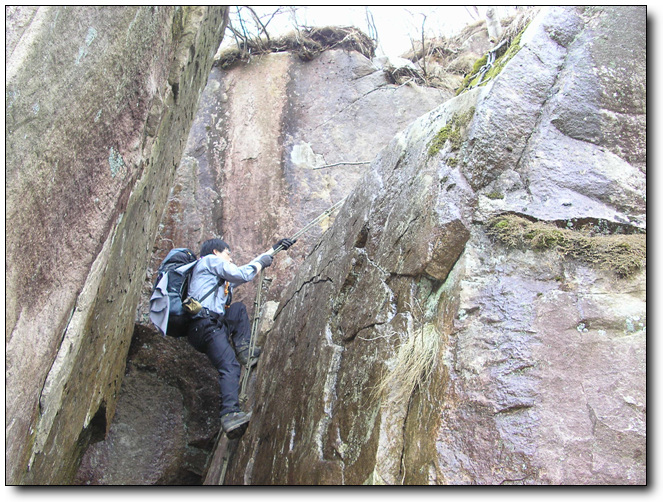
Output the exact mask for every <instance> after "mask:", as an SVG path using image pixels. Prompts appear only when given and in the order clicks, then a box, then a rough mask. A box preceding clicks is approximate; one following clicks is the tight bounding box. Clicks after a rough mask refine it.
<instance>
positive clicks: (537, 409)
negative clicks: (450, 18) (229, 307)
mask: <svg viewBox="0 0 663 502" xmlns="http://www.w3.org/2000/svg"><path fill="white" fill-rule="evenodd" d="M625 20H626V21H625ZM645 27H646V11H645V9H644V8H642V7H618V8H612V7H602V8H546V9H543V10H542V12H541V14H540V15H539V16H537V17H536V19H535V20H534V21H533V22H532V23H531V24H530V25H529V26H528V28H527V29H526V30H525V32H524V33H523V34H522V36H521V37H518V41H517V43H518V47H517V49H518V50H517V51H516V50H514V51H512V53H511V55H510V57H511V59H510V60H509V62H508V63H507V64H506V65H505V66H504V68H503V69H502V71H501V73H499V74H498V75H497V76H493V78H492V80H490V81H489V82H488V84H487V85H485V86H482V87H478V88H475V89H473V90H471V91H468V92H465V93H463V94H461V95H460V96H458V97H457V98H455V99H453V100H451V101H448V102H446V103H444V104H443V105H442V106H440V107H439V108H437V109H435V110H433V111H432V112H431V113H429V114H427V115H425V116H423V117H422V118H420V119H419V120H417V121H416V122H414V123H413V124H412V125H411V126H410V127H408V128H407V129H406V130H405V131H402V132H401V133H399V134H397V135H396V137H395V138H394V139H393V140H392V141H391V142H390V144H389V145H388V146H387V147H385V148H384V149H383V150H382V151H381V152H380V153H379V154H378V156H377V157H376V158H375V160H374V161H373V162H372V164H371V166H370V168H369V169H368V170H367V171H366V172H365V174H364V176H363V178H362V179H361V180H360V182H359V183H358V185H357V187H356V188H355V189H354V191H353V192H352V193H351V195H350V196H349V198H348V199H347V200H346V202H345V204H344V206H343V208H342V209H341V211H340V212H339V214H338V216H337V218H336V220H335V221H334V224H333V225H332V226H331V228H329V229H328V230H327V232H326V233H325V234H324V235H323V236H322V239H321V242H320V243H319V244H318V245H317V246H316V248H315V249H314V250H313V252H312V253H311V254H310V255H309V256H308V257H307V258H306V260H304V262H303V263H302V264H301V265H300V267H299V269H298V270H297V273H296V275H295V277H294V279H293V280H292V282H291V283H290V285H289V286H288V287H287V288H286V289H285V290H284V291H283V294H282V296H281V297H280V298H279V299H280V305H279V308H278V310H277V311H276V313H275V316H274V317H275V320H274V324H273V327H272V329H271V331H270V332H269V334H268V337H267V339H266V343H265V345H264V351H263V355H262V357H261V362H260V364H259V366H258V367H257V370H256V372H255V373H256V380H255V388H254V391H253V393H252V396H251V403H252V407H253V413H254V417H253V419H252V421H251V424H250V426H249V428H248V431H247V433H246V435H245V436H244V438H243V439H242V440H241V441H240V443H239V445H238V448H237V451H236V452H235V453H234V456H233V458H232V460H231V463H230V466H229V469H228V471H227V473H226V475H225V482H226V483H228V484H362V483H371V484H590V485H594V484H617V485H621V484H645V483H646V457H645V452H646V336H645V334H646V297H645V290H646V272H645V270H644V266H645V263H644V256H645V255H644V253H646V244H645V239H646V235H645V234H644V232H645V229H646V207H645V202H644V194H645V189H646V177H645V168H644V152H645V150H644V144H645V143H644V140H645V128H644V124H645V99H644V98H645V81H646V66H645V61H646V59H645V49H646V43H645ZM579 106H580V107H583V108H582V109H583V110H584V111H583V112H582V113H580V112H578V107H579ZM581 120H586V122H587V124H588V126H587V128H583V127H581V126H580V121H581ZM521 230H522V231H521ZM518 232H520V233H518ZM578 243H580V244H579V245H578ZM624 260H625V261H627V262H628V263H630V266H628V267H620V266H616V265H615V263H617V264H620V263H623V261H624ZM215 472H218V471H215ZM212 481H216V482H218V481H219V480H218V479H216V480H212Z"/></svg>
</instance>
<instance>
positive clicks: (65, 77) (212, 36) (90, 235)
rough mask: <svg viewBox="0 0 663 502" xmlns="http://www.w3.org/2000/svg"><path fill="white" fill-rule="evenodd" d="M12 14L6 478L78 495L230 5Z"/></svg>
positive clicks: (104, 423) (113, 394)
mask: <svg viewBox="0 0 663 502" xmlns="http://www.w3.org/2000/svg"><path fill="white" fill-rule="evenodd" d="M6 15H7V21H8V26H7V33H8V42H9V43H8V45H7V55H8V60H7V66H6V72H7V73H6V78H7V80H6V95H7V100H6V118H7V120H6V136H7V137H6V146H7V152H6V156H7V158H6V188H7V194H6V202H7V214H6V221H7V234H6V243H7V252H6V258H7V264H8V267H7V278H6V285H7V289H6V307H7V313H6V389H7V393H6V401H7V405H6V406H7V407H6V413H7V415H6V440H7V451H6V461H7V462H6V479H7V482H8V483H10V484H54V483H67V482H70V481H71V480H72V478H73V475H74V473H75V470H76V468H77V464H78V460H79V456H80V453H81V449H83V448H85V446H86V445H87V443H88V441H89V440H93V441H94V440H99V439H100V438H103V436H104V434H105V433H106V430H107V428H108V426H109V423H110V420H111V418H112V416H113V414H114V410H115V406H116V401H117V397H118V390H119V387H120V383H121V381H122V376H123V373H124V367H125V360H126V354H127V351H128V349H129V341H130V340H131V334H132V333H133V318H134V312H135V308H136V304H137V302H138V297H139V293H140V288H141V286H142V281H143V277H144V273H145V272H144V271H145V266H146V264H147V262H148V259H149V256H150V254H151V249H152V244H153V242H154V238H155V236H156V233H157V230H158V224H159V221H160V219H161V216H162V212H163V208H164V205H165V202H166V197H167V195H168V191H169V189H170V185H171V183H172V180H173V175H174V171H175V168H176V166H177V165H178V164H179V159H180V156H181V153H182V150H183V149H184V145H185V141H186V135H187V133H188V130H189V127H190V124H191V121H192V119H193V116H194V113H195V110H196V108H197V103H198V99H199V96H200V92H201V91H202V89H203V87H204V85H205V82H206V80H207V76H208V74H209V68H210V66H211V63H212V57H213V56H214V54H215V52H216V50H217V48H218V46H219V44H220V41H221V38H222V35H223V31H224V27H225V18H226V9H225V8H224V7H216V8H214V7H210V8H205V7H183V8H180V7H168V6H158V7H101V8H99V7H39V8H30V7H27V8H20V7H18V8H8V10H7V11H6Z"/></svg>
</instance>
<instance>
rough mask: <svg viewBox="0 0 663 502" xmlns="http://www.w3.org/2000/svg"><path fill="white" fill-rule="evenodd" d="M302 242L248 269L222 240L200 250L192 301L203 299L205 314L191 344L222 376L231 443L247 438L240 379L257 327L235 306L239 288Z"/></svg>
mask: <svg viewBox="0 0 663 502" xmlns="http://www.w3.org/2000/svg"><path fill="white" fill-rule="evenodd" d="M295 242H296V241H294V240H290V239H281V240H280V241H279V242H277V243H276V244H275V245H274V247H273V249H272V250H270V251H269V252H267V253H263V254H261V255H259V256H258V257H256V258H255V259H254V260H252V261H251V262H249V263H248V264H246V265H243V266H241V267H240V266H237V265H235V264H234V263H233V261H232V258H231V254H230V247H229V246H228V244H226V243H225V242H224V241H223V240H221V239H210V240H208V241H205V242H204V243H203V245H202V246H201V248H200V260H199V261H198V263H197V264H196V265H195V267H194V269H193V273H192V276H191V282H190V283H189V296H191V297H193V298H202V297H203V296H204V295H205V293H207V292H208V291H210V290H212V289H214V286H215V285H217V284H218V288H217V289H216V290H215V291H214V293H213V294H211V295H209V296H208V297H207V298H205V299H204V300H202V301H201V304H202V306H203V309H202V310H201V311H200V312H199V313H198V314H197V315H196V316H195V317H194V318H193V320H192V322H191V323H190V325H189V327H188V330H187V338H188V340H189V343H191V345H193V347H194V348H195V349H196V350H198V351H199V352H203V353H205V354H207V357H208V358H209V360H210V361H211V362H212V364H213V365H214V367H215V368H216V370H217V371H218V372H219V386H220V391H221V427H222V428H223V431H224V432H225V433H226V435H227V436H228V438H230V439H235V438H238V437H241V436H242V435H243V434H244V432H245V431H246V428H247V427H248V424H249V420H250V419H251V413H245V412H243V411H241V410H240V408H239V377H240V372H241V367H240V364H241V365H242V366H246V365H247V362H249V361H248V360H249V342H250V337H251V323H250V321H249V317H248V314H247V311H246V306H245V305H244V304H243V303H241V302H237V303H231V299H232V290H233V288H234V287H236V286H238V285H240V284H243V283H245V282H248V281H250V280H252V279H253V278H254V277H256V275H257V274H258V273H259V272H260V271H261V270H262V269H263V268H267V267H269V266H270V265H271V264H272V261H273V260H274V257H273V254H274V252H275V251H276V250H277V249H288V248H289V247H290V246H292V245H293V244H294V243H295ZM259 355H260V349H258V348H257V347H256V348H254V350H253V355H252V356H251V360H250V365H251V366H253V365H254V364H256V363H257V360H258V357H259Z"/></svg>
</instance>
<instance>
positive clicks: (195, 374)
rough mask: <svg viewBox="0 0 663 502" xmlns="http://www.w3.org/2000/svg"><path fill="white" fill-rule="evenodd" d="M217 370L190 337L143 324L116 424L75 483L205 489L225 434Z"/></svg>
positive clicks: (91, 450) (133, 349) (94, 449)
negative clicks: (213, 452)
mask: <svg viewBox="0 0 663 502" xmlns="http://www.w3.org/2000/svg"><path fill="white" fill-rule="evenodd" d="M215 373H216V372H215V370H214V369H213V368H212V366H211V365H210V364H209V363H208V361H207V357H206V356H205V355H203V354H200V353H198V352H196V351H195V350H194V349H193V348H192V347H191V346H190V345H189V344H188V342H187V341H186V340H185V339H182V338H163V337H162V336H160V335H159V334H157V333H154V332H152V331H151V330H148V329H145V328H143V327H142V326H137V327H136V332H135V333H134V337H133V340H132V342H131V348H130V350H129V355H128V363H127V371H126V374H125V376H124V378H123V381H122V389H121V391H120V393H119V399H118V404H117V412H116V414H115V417H114V418H113V423H112V424H111V425H110V430H109V432H108V434H107V436H106V438H105V439H104V440H103V441H99V442H96V443H94V444H92V445H91V446H90V447H89V448H88V449H87V451H86V452H85V454H84V455H83V460H82V462H81V467H80V469H79V471H78V473H77V475H76V479H75V483H76V484H84V485H155V484H158V485H195V484H201V483H202V476H203V475H204V472H205V468H206V465H207V462H208V460H207V459H208V456H209V453H210V451H211V449H212V446H213V440H214V438H215V436H216V433H217V432H218V430H219V417H218V409H219V396H218V392H219V391H218V386H217V383H216V375H215Z"/></svg>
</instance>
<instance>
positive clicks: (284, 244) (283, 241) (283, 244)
mask: <svg viewBox="0 0 663 502" xmlns="http://www.w3.org/2000/svg"><path fill="white" fill-rule="evenodd" d="M295 242H297V239H295V240H294V241H293V240H290V239H281V240H280V241H278V242H277V243H276V244H274V245H273V246H272V249H278V247H279V246H281V247H282V248H283V249H288V248H289V247H290V246H292V245H293V244H294V243H295Z"/></svg>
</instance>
